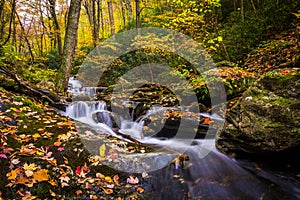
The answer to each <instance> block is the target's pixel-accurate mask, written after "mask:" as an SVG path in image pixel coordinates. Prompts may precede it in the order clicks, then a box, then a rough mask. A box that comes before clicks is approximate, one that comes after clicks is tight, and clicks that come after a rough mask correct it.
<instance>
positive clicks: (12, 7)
mask: <svg viewBox="0 0 300 200" xmlns="http://www.w3.org/2000/svg"><path fill="white" fill-rule="evenodd" d="M15 10H16V1H15V0H13V2H12V3H11V15H10V20H9V29H8V36H7V38H6V40H5V41H4V42H3V43H2V45H5V44H6V43H7V42H8V41H9V39H10V36H11V32H12V23H13V21H14V18H15Z"/></svg>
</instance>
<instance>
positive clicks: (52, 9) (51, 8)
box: [48, 0, 63, 58]
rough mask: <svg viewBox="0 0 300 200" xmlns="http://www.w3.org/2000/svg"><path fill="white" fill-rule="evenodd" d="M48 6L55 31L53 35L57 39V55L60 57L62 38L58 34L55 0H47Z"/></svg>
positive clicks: (61, 54)
mask: <svg viewBox="0 0 300 200" xmlns="http://www.w3.org/2000/svg"><path fill="white" fill-rule="evenodd" d="M48 2H49V4H50V6H49V7H48V8H49V12H50V14H51V17H52V20H53V24H54V31H55V36H56V39H57V47H58V55H59V57H60V58H61V57H62V56H63V47H62V39H61V36H60V26H59V23H58V20H57V17H56V12H55V4H56V1H55V0H48Z"/></svg>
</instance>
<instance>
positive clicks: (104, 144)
mask: <svg viewBox="0 0 300 200" xmlns="http://www.w3.org/2000/svg"><path fill="white" fill-rule="evenodd" d="M69 84H70V86H71V87H70V91H71V94H72V95H82V94H88V95H89V96H93V95H95V94H96V91H97V88H92V89H83V88H82V85H81V84H80V82H78V81H77V80H75V79H72V80H70V82H69ZM166 111H167V108H163V107H159V106H158V107H153V108H152V109H150V110H149V111H148V112H147V113H146V114H145V115H144V116H142V117H139V118H138V119H136V120H135V121H133V120H132V119H128V118H125V117H122V116H119V115H117V114H116V113H112V112H110V111H108V110H107V106H106V104H105V102H102V101H94V100H89V101H73V102H72V103H71V104H70V105H69V106H68V107H67V109H66V112H65V115H67V116H69V117H71V118H72V119H73V120H74V121H75V122H76V124H77V125H78V127H79V133H80V135H81V139H82V142H83V143H84V145H85V147H86V149H87V150H89V151H90V153H91V154H93V155H99V150H100V156H101V148H102V150H103V149H104V150H105V152H107V153H106V154H105V156H106V158H107V159H106V160H105V161H104V162H103V164H105V165H108V166H109V167H112V168H115V169H116V170H119V171H123V172H127V173H130V174H142V175H143V176H142V177H143V178H141V180H140V181H141V184H142V187H143V188H144V189H145V192H144V193H143V194H142V198H144V199H162V200H165V199H166V200H169V199H170V200H171V199H172V200H173V199H174V200H177V199H178V200H181V199H205V200H206V199H213V200H215V199H222V200H224V199H230V200H231V199H246V200H247V199H250V200H251V199H279V200H282V199H300V184H299V181H298V180H297V179H296V178H295V177H294V176H293V175H292V174H289V173H288V172H287V171H288V170H287V171H285V168H281V167H278V168H276V166H273V165H270V163H267V162H265V163H264V162H255V161H250V160H249V159H247V158H243V159H234V158H230V157H228V156H227V155H224V154H222V153H221V152H219V151H218V150H217V149H216V148H215V147H214V143H215V140H214V139H193V140H192V141H190V140H188V139H185V138H177V137H175V138H159V137H155V136H154V135H151V134H147V133H146V132H144V127H145V124H146V119H147V118H149V117H150V116H155V117H157V116H160V115H159V114H160V113H164V112H166ZM199 115H200V116H201V115H202V116H205V117H211V118H212V120H213V119H215V120H219V116H210V115H209V114H207V113H199ZM159 128H162V127H159ZM115 130H118V131H119V132H121V133H123V134H127V135H130V137H132V138H135V139H136V140H137V141H140V142H141V143H143V144H146V145H151V149H152V150H151V151H149V152H147V151H146V150H144V149H139V150H138V151H137V150H136V151H134V152H127V151H124V148H122V145H126V144H127V143H128V144H130V143H132V145H134V143H133V142H132V141H130V140H128V139H126V138H123V137H122V136H121V135H118V134H116V132H115ZM110 136H114V137H116V138H119V139H121V141H124V142H123V143H122V142H119V143H118V144H116V142H115V143H114V142H112V141H111V138H110ZM203 152H204V154H203ZM180 155H186V156H188V159H179V156H180ZM203 155H204V156H203ZM176 159H177V160H176ZM174 160H175V162H174Z"/></svg>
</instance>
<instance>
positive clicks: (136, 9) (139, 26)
mask: <svg viewBox="0 0 300 200" xmlns="http://www.w3.org/2000/svg"><path fill="white" fill-rule="evenodd" d="M135 12H136V28H141V19H140V14H141V12H140V1H139V0H135Z"/></svg>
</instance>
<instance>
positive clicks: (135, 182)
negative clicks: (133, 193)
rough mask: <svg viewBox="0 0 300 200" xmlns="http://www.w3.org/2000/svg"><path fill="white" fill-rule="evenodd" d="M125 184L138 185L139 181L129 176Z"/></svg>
mask: <svg viewBox="0 0 300 200" xmlns="http://www.w3.org/2000/svg"><path fill="white" fill-rule="evenodd" d="M127 183H129V184H132V185H135V184H138V183H139V179H138V178H137V177H134V176H129V178H127Z"/></svg>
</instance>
